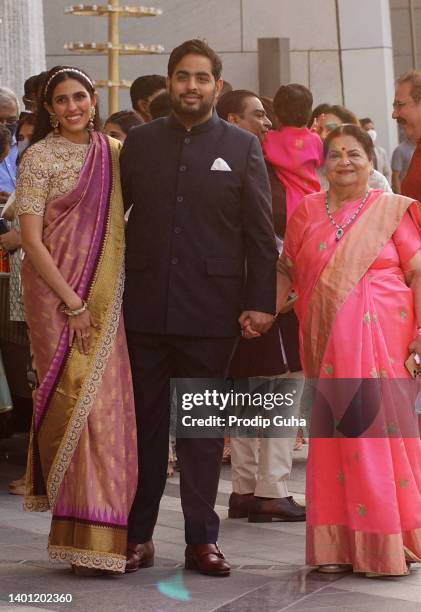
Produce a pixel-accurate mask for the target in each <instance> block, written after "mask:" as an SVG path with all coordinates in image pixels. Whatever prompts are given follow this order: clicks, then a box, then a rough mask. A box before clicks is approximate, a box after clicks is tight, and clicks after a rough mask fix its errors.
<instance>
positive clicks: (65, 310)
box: [60, 300, 88, 317]
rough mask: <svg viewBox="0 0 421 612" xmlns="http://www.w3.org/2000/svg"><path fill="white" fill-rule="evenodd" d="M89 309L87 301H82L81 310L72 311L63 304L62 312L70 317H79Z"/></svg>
mask: <svg viewBox="0 0 421 612" xmlns="http://www.w3.org/2000/svg"><path fill="white" fill-rule="evenodd" d="M87 308H88V304H87V303H86V302H85V300H82V306H81V307H80V308H75V309H74V310H72V309H71V308H69V307H68V306H66V304H62V306H61V308H60V312H62V313H64V314H65V315H67V316H68V317H77V316H78V315H80V314H82V312H85V310H87Z"/></svg>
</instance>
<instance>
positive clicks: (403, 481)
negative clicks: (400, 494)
mask: <svg viewBox="0 0 421 612" xmlns="http://www.w3.org/2000/svg"><path fill="white" fill-rule="evenodd" d="M399 486H400V488H401V489H406V488H407V486H408V481H407V480H406V479H405V478H401V479H400V480H399Z"/></svg>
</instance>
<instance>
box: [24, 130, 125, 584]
mask: <svg viewBox="0 0 421 612" xmlns="http://www.w3.org/2000/svg"><path fill="white" fill-rule="evenodd" d="M118 156H119V150H118V147H117V145H116V143H115V142H114V141H113V140H112V139H111V140H110V139H108V138H107V137H105V136H103V135H101V134H97V133H94V134H93V136H92V143H91V146H90V147H89V150H88V153H87V156H86V159H85V162H84V165H83V168H82V171H81V174H80V176H79V180H78V182H77V184H76V186H75V187H74V189H73V190H72V191H71V192H69V193H67V194H65V195H64V196H62V197H58V198H55V199H53V200H52V201H50V202H49V203H48V204H47V207H46V211H45V216H44V234H43V241H44V244H45V245H46V246H47V248H48V250H49V251H50V253H51V255H52V257H53V259H54V261H55V263H56V264H57V267H58V268H59V270H60V272H61V273H62V275H63V276H64V278H65V279H66V281H67V282H68V283H69V284H70V285H71V286H72V287H73V289H74V290H75V291H76V292H77V293H78V294H79V295H80V296H81V297H82V298H83V299H85V300H86V301H87V303H88V307H89V310H90V312H91V313H92V317H93V320H94V322H95V323H96V327H95V328H93V329H91V339H92V346H91V350H90V352H89V354H88V355H82V354H80V353H79V352H78V351H77V349H76V347H75V346H73V347H72V348H70V349H69V347H68V321H67V317H66V316H65V315H64V314H63V313H62V312H60V300H59V298H58V297H57V296H56V295H55V294H54V293H53V292H52V291H51V289H50V288H49V286H48V285H47V284H46V283H45V282H44V281H43V280H42V278H41V277H40V276H39V274H38V273H37V272H36V270H35V268H34V267H33V266H32V264H31V262H30V261H29V259H28V258H27V257H26V258H25V260H24V262H23V266H22V282H23V288H24V302H25V312H26V320H27V323H28V326H29V329H30V335H31V343H32V349H33V353H34V361H35V367H36V370H37V373H38V378H39V381H40V385H39V388H38V389H37V390H36V391H35V393H34V415H33V424H32V432H31V442H30V448H29V456H28V468H27V490H26V496H25V502H24V507H25V509H26V510H29V511H43V510H47V509H51V511H52V524H51V531H50V537H49V544H48V550H49V556H50V559H51V560H53V561H54V560H55V561H68V562H70V563H72V564H75V565H81V566H86V567H91V568H97V569H104V570H113V571H119V572H123V571H124V568H125V561H126V540H127V518H128V513H129V510H130V506H131V503H132V500H133V497H134V493H135V490H136V484H137V444H136V423H135V416H134V402H133V392H132V382H131V375H130V364H129V359H128V354H127V347H126V339H125V333H124V326H123V320H122V312H121V304H122V292H123V284H124V221H123V204H122V197H121V187H120V177H119V161H118Z"/></svg>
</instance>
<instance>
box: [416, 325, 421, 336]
mask: <svg viewBox="0 0 421 612" xmlns="http://www.w3.org/2000/svg"><path fill="white" fill-rule="evenodd" d="M416 335H417V336H421V327H417V332H416Z"/></svg>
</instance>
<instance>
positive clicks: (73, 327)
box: [69, 310, 96, 355]
mask: <svg viewBox="0 0 421 612" xmlns="http://www.w3.org/2000/svg"><path fill="white" fill-rule="evenodd" d="M92 327H96V325H95V323H94V322H93V320H92V316H91V313H90V312H89V310H85V311H84V312H82V313H81V314H79V315H77V316H75V317H69V346H72V344H73V340H74V339H75V338H76V344H77V348H78V351H79V353H82V354H83V355H87V354H88V353H89V349H90V348H91V339H90V336H91V328H92Z"/></svg>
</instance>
